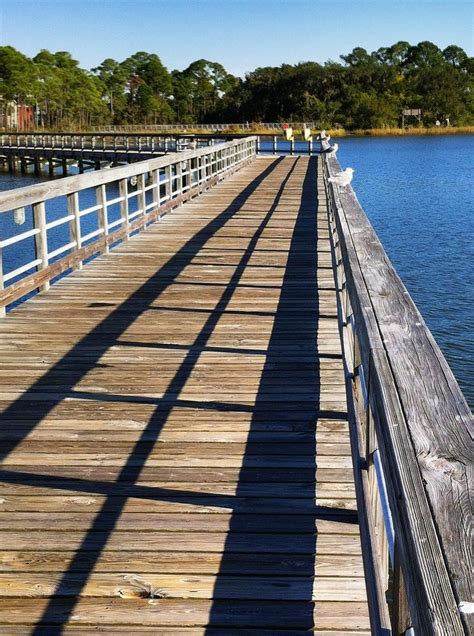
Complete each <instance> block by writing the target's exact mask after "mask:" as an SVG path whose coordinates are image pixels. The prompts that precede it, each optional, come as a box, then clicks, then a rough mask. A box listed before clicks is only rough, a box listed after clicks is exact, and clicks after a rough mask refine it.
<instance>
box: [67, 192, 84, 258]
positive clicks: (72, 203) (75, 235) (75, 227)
mask: <svg viewBox="0 0 474 636" xmlns="http://www.w3.org/2000/svg"><path fill="white" fill-rule="evenodd" d="M67 208H68V212H69V214H70V215H73V216H74V218H73V219H71V222H70V226H69V227H70V234H71V239H72V240H73V241H74V242H75V243H76V247H75V249H76V250H78V249H80V248H81V247H82V234H81V217H80V216H79V193H78V192H72V193H71V194H68V195H67ZM82 267H83V262H82V261H79V262H78V263H76V265H75V266H74V268H75V269H82Z"/></svg>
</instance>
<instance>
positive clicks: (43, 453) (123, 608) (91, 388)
mask: <svg viewBox="0 0 474 636" xmlns="http://www.w3.org/2000/svg"><path fill="white" fill-rule="evenodd" d="M150 165H151V164H150ZM315 169H316V166H315V164H314V163H313V162H308V160H307V159H304V160H302V159H295V158H291V159H288V160H284V161H275V160H259V161H258V162H253V164H252V165H250V166H248V167H246V168H244V169H243V170H242V171H239V172H238V173H236V174H234V175H233V176H231V177H229V179H227V180H225V181H223V182H221V183H220V184H219V185H216V188H215V189H213V190H210V191H208V192H207V193H206V194H203V195H202V196H201V197H199V198H196V199H193V201H190V202H187V203H185V204H184V205H182V206H180V207H177V208H175V210H174V212H173V214H172V215H167V216H166V217H164V219H163V220H162V221H160V223H159V224H156V226H152V227H150V228H149V229H148V231H147V232H146V233H142V234H141V235H139V236H136V237H133V238H132V239H131V240H129V241H128V242H127V243H123V244H122V245H120V246H119V247H118V248H117V249H116V250H115V251H112V252H111V253H110V255H109V256H108V257H107V258H102V257H99V258H98V259H96V260H95V261H94V262H92V263H90V264H89V265H88V267H86V268H84V269H83V270H80V271H79V270H76V271H75V272H74V273H73V274H71V275H70V276H68V277H66V278H64V279H62V280H61V281H60V282H59V283H58V284H57V285H55V286H53V287H52V288H51V290H49V292H48V293H47V294H40V295H38V296H36V297H35V298H34V299H32V300H31V301H29V302H28V303H26V304H25V305H23V306H20V307H19V308H17V309H15V310H14V311H12V312H11V313H10V315H9V316H8V317H7V319H6V321H5V322H3V323H2V324H0V356H1V360H0V408H3V412H4V418H3V419H4V427H3V428H2V430H1V433H0V438H1V439H2V445H3V447H4V449H3V453H4V458H3V466H2V470H1V471H0V542H1V546H2V547H1V550H0V572H1V575H0V623H2V622H3V623H4V624H6V625H8V628H10V627H12V629H13V627H14V626H16V628H17V629H21V628H23V627H24V628H25V632H26V633H28V631H31V630H32V625H34V624H35V623H38V622H39V623H40V626H38V625H37V626H36V627H35V628H34V629H35V632H36V634H40V633H41V629H42V627H41V626H43V627H44V629H45V630H47V629H48V627H49V626H51V625H53V624H61V630H62V631H63V633H68V632H69V633H73V632H74V631H77V630H78V633H79V632H81V633H84V630H86V631H85V633H87V630H88V629H91V628H92V627H93V628H94V629H97V631H99V632H100V631H101V630H105V631H109V632H111V633H116V632H117V633H120V630H121V629H122V627H124V626H125V625H126V626H127V629H128V631H129V632H132V633H133V632H137V633H140V630H145V631H146V629H147V628H151V630H155V633H156V632H157V631H159V633H160V634H161V633H163V634H165V633H166V632H167V631H168V628H169V629H171V631H173V628H174V629H176V630H178V631H182V633H192V629H193V627H194V626H195V627H196V629H197V630H198V631H197V632H196V633H203V631H202V630H203V629H205V630H206V633H208V634H212V633H213V631H214V630H222V629H223V630H224V632H227V633H229V634H230V633H232V634H234V633H235V634H239V633H240V632H241V631H242V630H243V631H242V633H244V632H247V633H252V632H254V633H255V632H258V633H259V634H265V632H268V633H272V634H278V632H279V631H280V630H282V629H283V630H285V631H286V633H288V632H291V633H295V634H297V633H299V632H301V631H302V630H303V631H306V632H307V631H308V630H309V631H314V630H316V633H319V634H324V632H325V631H327V630H330V631H331V633H334V634H337V633H338V632H339V633H346V634H350V633H351V632H354V631H356V632H360V630H363V632H366V633H367V630H368V628H369V621H368V616H367V603H366V591H365V579H364V572H363V566H362V557H361V544H360V536H359V526H358V522H357V505H356V500H355V491H354V487H353V473H352V461H351V453H350V444H349V430H348V423H347V405H346V398H345V380H344V368H343V360H342V355H341V346H340V341H339V335H338V323H337V305H336V297H335V293H336V291H335V285H334V280H333V275H332V269H331V260H330V259H331V254H330V245H329V231H328V222H327V215H326V211H325V210H324V209H321V210H318V209H317V200H316V188H315V183H316V180H315V176H316V175H315ZM121 174H122V173H121ZM123 178H125V177H123ZM76 185H77V184H76ZM100 185H101V184H100V183H95V184H94V186H95V187H98V186H100ZM110 236H111V235H109V237H110ZM107 261H108V262H107ZM58 316H61V325H62V328H61V331H60V333H58V329H57V317H58ZM127 575H135V576H138V577H144V578H145V580H146V579H150V581H151V584H152V585H153V586H155V585H156V586H158V587H160V586H161V588H160V589H162V591H163V595H166V598H160V599H157V598H154V599H145V598H140V597H141V591H140V590H136V589H135V588H134V586H133V584H131V583H130V581H131V579H130V580H126V579H124V577H126V576H127ZM150 581H149V583H150ZM38 597H44V598H38ZM150 601H151V602H150ZM156 601H160V604H159V606H155V602H156ZM117 603H118V605H117ZM20 606H22V607H23V612H22V613H20V611H19V608H20ZM189 630H191V631H189ZM199 630H201V631H199ZM363 632H362V633H363ZM12 633H14V631H12ZM46 633H47V632H46ZM170 633H171V632H170ZM216 633H217V632H216Z"/></svg>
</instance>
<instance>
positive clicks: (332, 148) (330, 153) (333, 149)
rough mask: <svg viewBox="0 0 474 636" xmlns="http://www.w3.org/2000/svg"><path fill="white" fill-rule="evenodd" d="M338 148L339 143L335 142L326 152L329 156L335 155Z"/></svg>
mask: <svg viewBox="0 0 474 636" xmlns="http://www.w3.org/2000/svg"><path fill="white" fill-rule="evenodd" d="M338 150H339V145H338V144H334V146H329V148H328V150H326V151H325V152H324V154H325V155H329V156H331V155H335V154H336V152H337V151H338Z"/></svg>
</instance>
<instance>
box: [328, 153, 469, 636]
mask: <svg viewBox="0 0 474 636" xmlns="http://www.w3.org/2000/svg"><path fill="white" fill-rule="evenodd" d="M339 170H340V166H339V164H338V162H337V159H336V158H335V157H327V156H325V157H324V158H323V177H322V183H321V187H322V188H324V190H325V193H326V194H327V202H328V210H329V219H330V225H331V237H332V245H333V256H334V266H335V271H336V282H337V289H338V297H339V310H340V320H341V332H342V336H343V348H344V354H345V355H344V357H345V365H346V378H347V392H348V406H349V414H350V417H349V419H350V430H351V435H352V440H351V441H352V448H353V456H354V473H355V482H356V491H357V500H358V509H359V521H360V525H361V536H362V547H363V554H364V560H365V563H364V564H365V566H366V580H367V592H368V600H369V605H370V608H371V620H372V633H375V634H379V633H380V634H384V635H388V634H390V633H393V634H396V635H397V636H398V635H400V634H413V632H414V633H415V636H434V635H436V636H461V635H462V634H470V633H473V628H474V623H473V620H472V619H473V611H472V610H473V605H472V591H473V590H472V582H473V578H472V551H471V547H472V543H471V542H472V508H471V506H472V486H473V480H472V467H473V466H474V452H473V445H472V433H473V431H474V426H473V418H472V414H471V411H470V409H469V407H468V405H467V403H466V400H465V399H464V396H463V394H462V392H461V390H460V388H459V386H458V383H457V382H456V379H455V378H454V375H453V373H452V371H451V369H450V368H449V366H448V364H447V362H446V360H445V358H444V356H443V354H442V353H441V351H440V349H439V347H438V345H437V344H436V342H435V341H434V338H433V336H432V335H431V333H430V331H429V329H428V328H427V326H426V324H425V322H424V321H423V318H422V317H421V315H420V313H419V311H418V310H417V308H416V306H415V304H414V302H413V300H412V299H411V297H410V295H409V293H408V291H407V289H406V288H405V286H404V285H403V283H402V281H401V280H400V278H399V276H398V274H397V273H396V271H395V269H394V267H393V265H392V264H391V262H390V260H389V259H388V257H387V255H386V253H385V251H384V249H383V246H382V244H381V243H380V241H379V239H378V237H377V236H376V234H375V232H374V230H373V228H372V226H371V224H370V222H369V220H368V218H367V216H366V215H365V213H364V211H363V209H362V208H361V206H360V204H359V202H358V200H357V197H356V196H355V194H354V191H353V190H352V188H351V187H350V186H349V187H344V188H342V187H337V186H335V185H334V184H333V183H331V182H329V181H328V177H330V176H333V175H334V174H335V173H336V172H338V171H339Z"/></svg>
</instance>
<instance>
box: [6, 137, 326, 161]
mask: <svg viewBox="0 0 474 636" xmlns="http://www.w3.org/2000/svg"><path fill="white" fill-rule="evenodd" d="M209 132H211V131H209ZM280 133H282V131H280ZM244 135H245V133H242V137H243V136H244ZM238 136H240V135H239V133H228V134H225V133H224V132H212V134H202V135H199V134H194V133H188V134H179V133H151V132H150V133H148V134H146V133H142V134H140V133H132V132H122V133H120V132H110V133H108V132H99V131H98V132H95V133H80V134H76V133H69V132H63V133H4V134H0V155H1V154H2V151H3V153H4V154H6V153H8V154H9V155H12V154H17V155H28V153H30V154H34V155H38V154H42V155H43V156H50V155H51V154H52V153H53V152H54V151H56V153H57V155H56V156H57V157H60V156H65V155H67V156H69V158H73V157H78V156H80V154H81V153H88V155H89V156H91V155H92V156H93V155H96V156H97V158H101V157H102V156H103V155H104V154H106V153H109V154H110V155H111V156H112V155H121V157H120V158H121V159H124V158H127V156H129V157H131V158H132V159H133V160H136V159H137V158H140V156H143V158H145V157H150V156H153V155H159V154H164V153H168V152H181V151H184V150H188V149H190V148H202V147H207V146H211V145H214V144H219V143H223V142H225V141H231V140H233V139H235V138H236V137H238ZM256 139H257V152H258V153H262V154H273V155H277V154H290V155H293V154H309V155H314V154H318V153H319V150H320V144H319V140H318V139H316V137H315V139H314V141H313V140H303V139H291V140H286V139H284V138H283V137H282V134H280V135H275V134H269V133H267V134H260V135H256ZM41 151H43V152H41Z"/></svg>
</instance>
